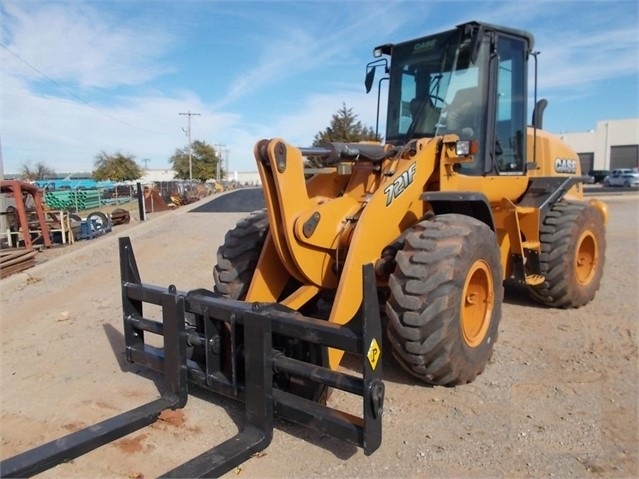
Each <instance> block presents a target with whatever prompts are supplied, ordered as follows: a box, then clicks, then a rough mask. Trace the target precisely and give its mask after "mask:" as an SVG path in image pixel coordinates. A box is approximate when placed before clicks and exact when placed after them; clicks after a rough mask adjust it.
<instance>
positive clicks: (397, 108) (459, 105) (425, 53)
mask: <svg viewBox="0 0 639 479" xmlns="http://www.w3.org/2000/svg"><path fill="white" fill-rule="evenodd" d="M532 46H533V37H532V35H530V34H528V33H526V32H522V31H518V30H513V29H508V28H503V27H496V26H493V25H488V24H483V23H477V22H470V23H466V24H463V25H459V26H458V27H457V28H455V29H454V30H450V31H447V32H443V33H439V34H436V35H431V36H427V37H423V38H419V39H416V40H411V41H408V42H404V43H399V44H396V45H383V46H380V47H377V48H376V49H375V50H374V53H375V56H376V57H381V56H382V55H389V56H390V59H391V62H390V63H391V64H390V67H389V68H387V73H388V74H389V86H388V112H387V117H386V142H387V143H390V144H393V145H404V144H407V143H409V142H410V141H411V140H414V139H418V138H432V137H435V136H441V135H445V134H450V133H454V134H457V135H458V136H459V138H460V139H462V140H476V141H477V144H478V152H477V154H476V155H475V160H474V161H473V162H472V163H468V164H463V165H460V169H459V171H460V173H463V174H466V175H487V174H488V175H490V174H500V175H504V174H510V175H512V174H515V175H517V174H523V173H524V172H525V165H526V161H525V152H526V103H527V93H526V92H527V81H526V80H527V60H528V56H529V54H530V53H531V49H532ZM379 61H380V60H377V61H376V62H371V63H370V64H369V67H368V75H367V87H368V89H370V85H372V80H373V78H372V77H373V75H374V70H375V67H376V66H378V65H379Z"/></svg>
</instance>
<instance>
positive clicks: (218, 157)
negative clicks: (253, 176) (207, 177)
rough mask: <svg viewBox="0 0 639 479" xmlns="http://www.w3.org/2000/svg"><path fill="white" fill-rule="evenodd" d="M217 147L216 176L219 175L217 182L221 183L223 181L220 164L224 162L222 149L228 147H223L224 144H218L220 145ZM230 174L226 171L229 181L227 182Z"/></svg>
mask: <svg viewBox="0 0 639 479" xmlns="http://www.w3.org/2000/svg"><path fill="white" fill-rule="evenodd" d="M215 146H216V148H217V170H216V175H217V181H220V180H221V178H220V176H221V175H220V167H221V165H220V163H221V162H222V161H223V157H222V147H224V146H226V145H223V144H222V143H218V144H217V145H215ZM228 174H229V172H228V170H226V179H227V180H228V178H229V177H228Z"/></svg>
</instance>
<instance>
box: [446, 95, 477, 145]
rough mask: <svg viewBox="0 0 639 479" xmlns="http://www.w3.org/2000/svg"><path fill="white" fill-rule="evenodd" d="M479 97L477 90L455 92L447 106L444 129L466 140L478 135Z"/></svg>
mask: <svg viewBox="0 0 639 479" xmlns="http://www.w3.org/2000/svg"><path fill="white" fill-rule="evenodd" d="M480 114H481V95H480V92H479V88H477V87H472V88H463V89H461V90H457V92H456V93H455V96H454V97H453V101H451V102H450V104H449V105H448V114H447V116H446V119H447V120H446V129H447V130H448V132H449V133H457V134H458V135H459V137H460V138H462V139H464V140H468V139H470V138H473V137H474V136H476V135H478V134H479V133H480V132H479V126H480V125H481V117H480Z"/></svg>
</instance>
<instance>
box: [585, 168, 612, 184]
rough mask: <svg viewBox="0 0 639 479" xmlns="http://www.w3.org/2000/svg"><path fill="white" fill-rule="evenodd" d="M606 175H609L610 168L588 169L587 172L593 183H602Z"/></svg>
mask: <svg viewBox="0 0 639 479" xmlns="http://www.w3.org/2000/svg"><path fill="white" fill-rule="evenodd" d="M608 175H610V170H590V171H589V172H588V176H592V177H593V178H594V179H595V183H602V182H603V180H605V179H606V176H608Z"/></svg>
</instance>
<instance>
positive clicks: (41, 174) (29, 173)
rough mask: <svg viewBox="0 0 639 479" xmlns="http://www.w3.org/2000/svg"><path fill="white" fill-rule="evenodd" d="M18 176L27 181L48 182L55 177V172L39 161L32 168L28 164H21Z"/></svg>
mask: <svg viewBox="0 0 639 479" xmlns="http://www.w3.org/2000/svg"><path fill="white" fill-rule="evenodd" d="M20 176H21V177H22V178H23V179H25V180H29V181H38V180H48V179H50V178H53V177H54V176H55V171H54V170H53V169H52V168H49V167H48V166H47V165H46V164H45V163H43V162H42V161H39V162H38V163H36V164H35V166H34V167H33V168H31V166H30V164H29V163H25V164H23V165H22V167H21V168H20Z"/></svg>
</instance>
